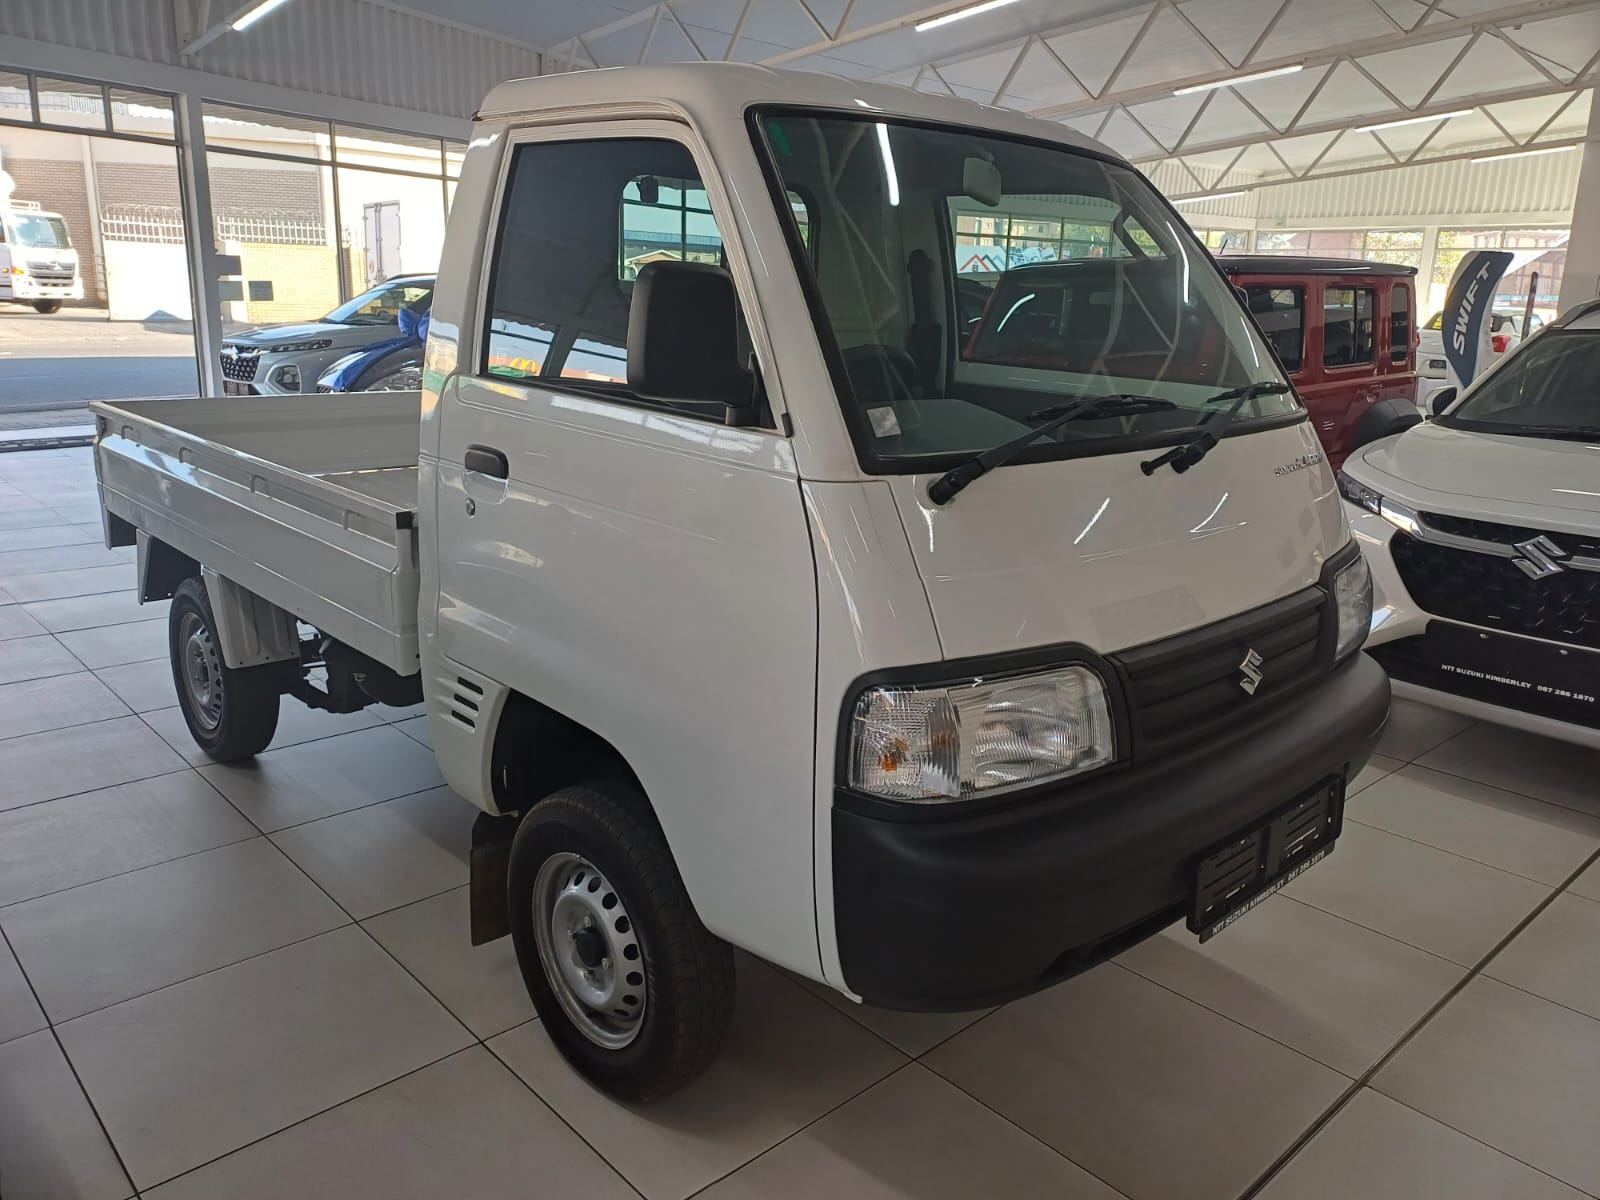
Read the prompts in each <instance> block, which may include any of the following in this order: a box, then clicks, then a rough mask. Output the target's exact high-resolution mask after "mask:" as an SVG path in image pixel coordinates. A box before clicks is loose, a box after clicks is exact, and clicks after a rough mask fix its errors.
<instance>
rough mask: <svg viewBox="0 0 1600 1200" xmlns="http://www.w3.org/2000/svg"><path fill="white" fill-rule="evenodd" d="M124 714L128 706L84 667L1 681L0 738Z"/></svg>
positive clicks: (85, 735) (84, 723)
mask: <svg viewBox="0 0 1600 1200" xmlns="http://www.w3.org/2000/svg"><path fill="white" fill-rule="evenodd" d="M0 653H4V651H3V650H0ZM127 714H128V706H127V705H125V704H123V703H122V701H120V700H118V699H117V698H116V696H115V695H113V694H112V692H111V689H110V688H108V687H106V686H105V685H104V684H103V683H101V682H100V681H99V680H98V679H96V678H95V677H94V676H93V675H91V674H89V673H88V672H87V671H79V672H78V673H77V674H76V675H52V676H49V677H48V678H45V679H29V680H25V681H24V682H22V683H6V684H0V740H3V739H5V738H14V737H21V736H22V735H23V734H28V733H44V732H47V731H48V730H51V729H64V728H66V727H68V726H71V725H86V724H88V723H89V722H91V721H105V720H108V719H110V718H111V717H121V716H127ZM82 736H83V737H84V738H85V739H93V737H94V734H93V733H92V732H88V731H85V732H84V734H83V735H82Z"/></svg>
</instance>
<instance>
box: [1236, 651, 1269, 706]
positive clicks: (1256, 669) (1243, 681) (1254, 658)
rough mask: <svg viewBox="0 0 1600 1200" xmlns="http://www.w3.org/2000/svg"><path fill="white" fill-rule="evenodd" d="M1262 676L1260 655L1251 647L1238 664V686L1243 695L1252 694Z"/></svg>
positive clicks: (1258, 685) (1259, 683)
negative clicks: (1242, 690)
mask: <svg viewBox="0 0 1600 1200" xmlns="http://www.w3.org/2000/svg"><path fill="white" fill-rule="evenodd" d="M1263 678H1264V676H1263V675H1262V673H1261V655H1259V654H1257V653H1256V651H1255V650H1253V649H1252V650H1250V651H1249V652H1247V653H1246V654H1245V656H1244V661H1243V662H1241V663H1240V664H1239V686H1240V687H1241V688H1242V689H1244V694H1245V695H1247V696H1254V695H1255V694H1256V689H1257V688H1258V687H1260V686H1261V680H1262V679H1263Z"/></svg>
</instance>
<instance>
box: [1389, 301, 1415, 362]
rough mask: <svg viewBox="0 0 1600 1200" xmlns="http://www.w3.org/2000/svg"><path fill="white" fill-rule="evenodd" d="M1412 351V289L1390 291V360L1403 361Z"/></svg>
mask: <svg viewBox="0 0 1600 1200" xmlns="http://www.w3.org/2000/svg"><path fill="white" fill-rule="evenodd" d="M1410 353H1411V289H1410V288H1408V287H1397V288H1395V289H1394V290H1393V291H1391V292H1390V293H1389V360H1390V361H1391V362H1397V363H1403V362H1405V361H1406V356H1407V355H1408V354H1410Z"/></svg>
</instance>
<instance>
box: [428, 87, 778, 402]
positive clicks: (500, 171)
mask: <svg viewBox="0 0 1600 1200" xmlns="http://www.w3.org/2000/svg"><path fill="white" fill-rule="evenodd" d="M612 141H624V142H626V141H664V142H671V143H673V144H675V145H677V146H680V147H682V149H683V150H684V151H685V152H686V153H687V154H688V155H689V158H690V161H691V162H692V163H693V164H694V167H695V170H696V172H697V173H698V175H699V180H700V183H701V186H702V187H703V188H704V189H705V193H706V200H707V202H708V204H709V205H710V210H711V216H712V219H713V220H714V221H715V222H716V223H717V229H718V233H719V235H720V236H721V238H722V252H723V258H724V260H725V263H726V268H725V269H726V270H727V271H728V274H729V275H730V276H731V277H732V279H733V285H734V294H735V296H736V297H737V299H738V304H739V309H740V311H741V312H742V313H743V314H744V318H745V325H746V328H747V330H748V331H749V334H750V345H751V352H752V353H753V354H754V356H755V360H756V365H757V371H758V373H759V376H760V379H761V388H762V399H763V401H764V402H765V409H766V411H767V413H769V414H770V416H771V423H762V424H756V425H749V426H744V427H742V429H743V430H744V431H746V432H751V433H773V432H776V431H777V430H778V429H780V428H781V427H782V426H783V425H784V423H785V421H786V416H785V414H786V409H785V407H784V405H783V401H782V395H781V392H780V390H779V388H778V386H777V383H776V380H775V378H774V373H773V371H772V369H771V368H770V366H768V364H770V363H772V361H773V353H772V347H771V344H770V342H769V340H768V338H767V331H766V322H765V321H764V320H763V319H762V316H761V309H760V306H759V304H758V303H757V300H756V289H755V285H754V281H753V276H752V274H751V271H750V267H749V260H748V256H747V255H746V254H745V251H744V246H743V243H742V235H741V233H740V230H739V227H738V225H737V223H736V222H734V221H732V220H729V221H727V222H726V223H724V222H723V220H722V217H721V215H720V214H722V213H729V212H732V211H733V209H734V206H733V205H732V204H731V203H730V201H729V197H728V194H727V191H726V188H725V186H724V184H723V181H722V179H721V178H720V177H719V176H718V175H717V173H716V171H715V170H713V169H712V160H711V155H710V152H709V150H708V149H707V148H706V147H705V145H704V143H703V142H702V141H700V140H699V138H698V137H697V136H695V135H694V133H693V131H692V130H691V129H690V127H689V126H687V125H685V124H683V123H681V122H677V121H672V120H665V119H662V118H659V117H648V116H639V117H629V118H623V119H612V120H606V119H600V118H595V119H590V120H582V119H580V120H573V121H570V122H566V123H563V124H561V125H559V126H541V125H536V124H525V125H520V126H512V127H511V128H509V129H508V130H507V131H506V135H505V138H504V142H503V144H502V147H501V152H500V159H499V162H498V163H497V164H496V166H495V171H494V179H493V183H492V185H491V186H492V188H493V192H492V194H491V197H490V202H489V213H488V228H489V229H490V231H491V236H489V237H487V238H485V239H484V243H483V246H482V247H481V248H480V250H479V258H478V277H477V279H476V280H475V282H474V284H473V290H472V302H471V308H470V309H469V317H468V320H466V321H464V322H463V324H462V333H463V334H464V335H465V336H463V338H462V345H461V350H462V351H463V353H462V354H461V359H460V361H462V362H463V363H465V364H468V365H467V367H466V369H465V371H464V373H465V374H467V375H470V376H471V377H472V378H473V379H476V380H478V381H479V382H482V383H485V384H488V385H490V386H493V387H501V388H511V389H516V390H517V391H519V392H520V391H522V390H539V391H547V392H554V393H557V394H562V395H570V396H581V397H584V398H586V399H589V400H598V401H602V402H605V403H612V404H617V405H621V406H623V407H627V408H633V409H641V410H643V411H646V412H652V413H657V414H661V415H663V416H670V417H672V418H674V419H680V420H685V421H694V422H697V423H700V424H706V425H715V426H718V427H721V426H723V424H724V422H723V420H722V419H721V418H720V417H714V416H712V415H710V414H706V413H700V412H696V411H693V410H691V409H687V408H682V407H679V406H677V405H672V404H665V403H662V402H660V401H656V400H648V399H646V398H644V397H642V396H639V395H637V394H636V393H634V392H633V391H632V390H631V389H629V387H628V386H627V384H626V383H620V384H618V383H605V382H601V381H598V380H579V379H570V378H567V377H564V376H561V375H546V374H544V373H543V369H542V367H541V372H540V374H538V375H530V376H525V377H523V378H521V379H516V378H512V377H510V376H506V375H495V374H493V373H491V372H490V371H489V369H488V355H489V337H490V332H491V331H490V328H489V325H490V322H491V321H492V320H493V316H494V311H493V307H492V298H493V295H494V284H495V278H496V272H497V266H498V254H497V251H498V250H499V247H500V244H501V239H502V238H503V236H504V234H505V223H506V219H507V216H508V211H509V206H508V204H507V201H508V200H509V198H510V194H511V184H512V181H513V179H514V177H515V170H516V163H517V158H518V155H519V154H520V153H521V152H522V151H523V150H524V149H525V148H527V147H530V146H559V145H568V144H572V143H575V142H612ZM622 203H623V201H622V194H621V192H620V191H619V192H618V193H617V196H616V204H617V221H616V222H615V225H616V229H617V234H618V251H619V253H620V250H621V244H620V238H621V231H622V226H621V216H622ZM774 219H778V220H780V221H783V222H785V223H789V221H790V219H789V218H788V216H787V214H785V213H782V212H777V213H774ZM615 282H616V283H617V284H618V286H620V285H621V284H622V283H623V282H624V281H623V280H621V279H617V280H615ZM557 333H559V330H557ZM469 338H470V340H469Z"/></svg>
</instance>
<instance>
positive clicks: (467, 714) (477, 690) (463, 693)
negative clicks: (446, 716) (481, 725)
mask: <svg viewBox="0 0 1600 1200" xmlns="http://www.w3.org/2000/svg"><path fill="white" fill-rule="evenodd" d="M455 684H456V690H455V691H454V692H452V693H451V696H450V716H451V718H452V719H453V720H454V721H455V722H456V724H458V725H460V726H462V727H463V728H465V729H476V728H477V727H478V701H479V700H481V699H482V698H483V689H482V688H481V687H479V686H478V685H477V684H475V683H473V682H472V681H471V680H470V679H462V678H461V677H460V676H459V675H458V676H457V677H456V681H455Z"/></svg>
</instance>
